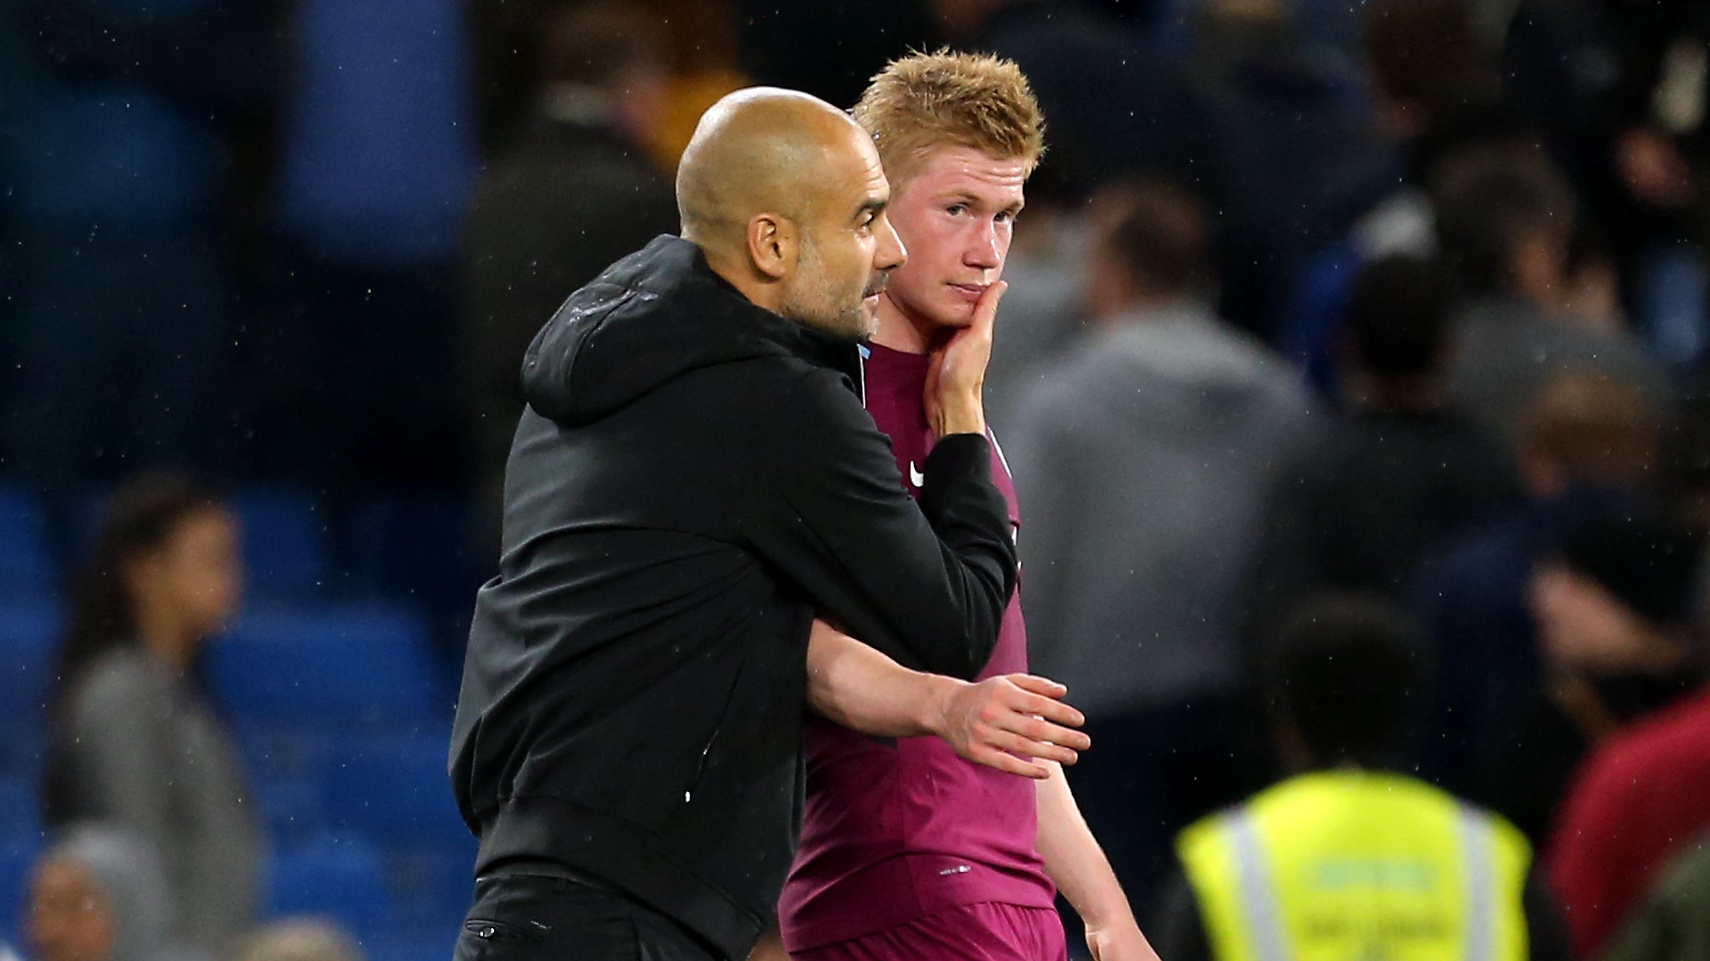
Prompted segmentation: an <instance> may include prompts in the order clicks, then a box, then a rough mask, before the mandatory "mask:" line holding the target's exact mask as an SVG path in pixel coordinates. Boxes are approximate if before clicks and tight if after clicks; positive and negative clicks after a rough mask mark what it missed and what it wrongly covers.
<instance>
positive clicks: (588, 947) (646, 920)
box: [452, 874, 725, 961]
mask: <svg viewBox="0 0 1710 961" xmlns="http://www.w3.org/2000/svg"><path fill="white" fill-rule="evenodd" d="M452 957H453V959H454V961H725V959H724V958H723V957H722V956H721V955H720V954H719V953H718V952H717V951H714V950H713V949H712V948H710V947H708V946H707V945H705V944H704V943H702V942H701V941H700V940H699V939H698V938H696V937H695V936H694V935H693V934H691V933H690V932H689V931H688V930H687V929H685V928H683V927H682V926H681V925H679V924H678V923H677V922H675V921H673V920H671V919H670V918H668V917H666V916H664V915H662V914H660V913H659V912H657V911H654V910H652V909H650V908H648V907H647V906H646V905H643V904H641V903H639V902H636V901H633V900H631V899H629V898H627V897H625V896H623V895H622V894H619V893H618V892H615V891H611V890H607V889H605V888H600V887H595V886H593V885H588V884H582V883H579V882H576V881H568V880H563V879H560V878H550V877H538V876H535V875H527V874H513V875H504V876H500V877H491V878H482V879H481V880H480V881H478V882H477V883H476V885H475V904H474V906H473V907H471V908H470V909H469V914H468V916H467V917H466V918H465V919H464V921H463V933H462V934H461V935H460V936H459V937H458V939H457V950H456V952H455V953H454V954H453V955H452Z"/></svg>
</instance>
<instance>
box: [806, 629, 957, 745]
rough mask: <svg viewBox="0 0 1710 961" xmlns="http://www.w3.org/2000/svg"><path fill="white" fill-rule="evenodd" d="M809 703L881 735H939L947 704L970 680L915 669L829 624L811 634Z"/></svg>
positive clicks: (830, 716) (827, 714) (825, 713)
mask: <svg viewBox="0 0 1710 961" xmlns="http://www.w3.org/2000/svg"><path fill="white" fill-rule="evenodd" d="M807 667H808V690H807V700H808V706H809V707H810V708H812V709H813V711H814V713H816V714H818V715H820V716H821V717H824V718H826V719H828V720H830V721H834V722H836V723H838V724H841V725H843V726H844V727H847V728H850V729H852V730H856V731H860V732H861V733H863V734H872V735H876V736H878V737H920V736H924V735H929V734H937V733H939V728H940V727H942V724H940V723H939V722H938V718H939V717H940V716H941V715H942V713H943V708H942V705H943V704H944V702H945V700H946V699H947V697H948V696H949V695H950V693H952V691H953V689H954V688H956V687H958V686H964V685H965V682H963V681H958V680H955V679H953V678H948V677H941V676H939V675H936V674H925V673H922V672H920V671H912V670H909V669H908V668H906V667H903V666H902V665H900V664H898V663H897V662H896V661H893V660H891V659H890V658H889V657H887V656H886V655H884V654H882V653H880V652H879V651H876V650H874V649H873V648H871V647H868V646H867V645H865V644H863V643H861V642H860V641H857V640H856V639H854V638H853V637H850V636H849V635H847V634H844V633H843V632H842V631H839V630H837V629H836V628H834V627H831V626H830V625H828V624H826V623H825V622H823V621H815V622H814V626H813V632H812V633H811V634H810V635H809V637H808V657H807Z"/></svg>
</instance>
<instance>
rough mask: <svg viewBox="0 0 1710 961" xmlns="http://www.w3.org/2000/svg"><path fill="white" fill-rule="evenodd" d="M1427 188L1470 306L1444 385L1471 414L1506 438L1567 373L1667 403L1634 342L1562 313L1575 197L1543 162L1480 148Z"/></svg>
mask: <svg viewBox="0 0 1710 961" xmlns="http://www.w3.org/2000/svg"><path fill="white" fill-rule="evenodd" d="M1434 190H1435V195H1436V212H1437V241H1438V244H1439V246H1440V248H1441V250H1442V253H1443V256H1444V257H1445V258H1446V259H1447V261H1448V263H1449V264H1450V265H1451V266H1453V267H1454V268H1455V269H1456V272H1457V273H1458V274H1459V276H1460V278H1461V282H1462V283H1463V284H1465V285H1466V288H1467V293H1468V295H1469V296H1470V298H1471V301H1470V303H1469V304H1468V306H1467V308H1466V310H1465V312H1464V313H1463V314H1462V316H1461V317H1460V319H1459V322H1458V325H1459V332H1458V343H1457V347H1456V352H1455V357H1454V362H1453V363H1452V364H1451V365H1450V377H1449V388H1450V393H1451V395H1452V396H1453V397H1455V398H1456V400H1457V401H1459V402H1460V403H1461V404H1463V405H1464V406H1465V408H1466V410H1467V411H1468V413H1471V414H1472V415H1474V416H1475V417H1477V418H1478V419H1479V420H1481V421H1482V422H1484V423H1485V424H1487V425H1489V426H1490V427H1491V428H1492V429H1494V430H1497V431H1500V432H1501V433H1502V435H1503V436H1504V437H1505V438H1508V439H1510V440H1512V438H1513V436H1514V431H1515V418H1516V415H1518V413H1519V411H1520V407H1521V405H1523V404H1524V403H1525V402H1526V400H1527V399H1528V398H1529V397H1531V396H1533V395H1534V394H1535V393H1536V392H1537V391H1538V389H1539V388H1540V387H1542V386H1543V385H1544V384H1545V383H1548V382H1549V381H1550V380H1551V379H1552V378H1554V377H1555V376H1557V375H1559V374H1563V373H1568V372H1573V371H1587V372H1594V373H1602V374H1605V375H1608V376H1610V377H1613V378H1615V379H1618V380H1621V381H1625V382H1627V383H1631V384H1634V385H1637V386H1639V387H1641V388H1643V389H1644V390H1646V391H1648V392H1649V393H1650V395H1651V399H1652V401H1653V402H1654V403H1661V402H1662V399H1663V398H1664V397H1665V396H1666V389H1667V387H1666V384H1665V383H1664V380H1663V376H1662V373H1661V371H1660V370H1659V369H1658V368H1657V367H1656V365H1655V364H1654V363H1652V362H1651V361H1650V360H1649V359H1648V358H1647V357H1645V355H1644V354H1643V352H1642V351H1641V350H1640V349H1639V347H1638V345H1637V343H1636V342H1634V340H1633V339H1632V338H1631V336H1629V335H1628V334H1627V333H1626V332H1625V331H1624V330H1621V329H1619V327H1618V326H1615V325H1614V324H1611V323H1609V322H1607V321H1605V322H1603V323H1602V324H1601V325H1600V324H1599V320H1598V319H1597V318H1591V317H1583V316H1575V315H1573V314H1571V313H1568V312H1567V310H1566V308H1567V307H1568V305H1569V304H1570V302H1571V296H1572V292H1571V291H1570V285H1571V284H1572V283H1573V281H1574V278H1573V276H1571V274H1570V270H1569V266H1570V264H1569V247H1570V242H1571V240H1572V238H1573V224H1574V216H1575V213H1574V197H1573V193H1572V190H1571V188H1570V187H1569V186H1568V183H1567V181H1566V180H1564V179H1563V178H1562V176H1561V174H1560V173H1559V172H1558V171H1557V170H1556V169H1555V168H1554V167H1553V166H1551V165H1550V164H1549V163H1548V161H1546V160H1545V159H1544V158H1543V157H1541V156H1539V155H1537V154H1536V153H1535V152H1531V151H1514V150H1481V151H1476V152H1473V153H1470V154H1466V155H1463V156H1460V157H1457V158H1456V159H1455V160H1453V161H1450V162H1446V163H1445V164H1444V166H1443V168H1442V170H1441V171H1440V172H1439V177H1438V181H1437V183H1436V185H1435V187H1434ZM1616 323H1618V321H1617V322H1616Z"/></svg>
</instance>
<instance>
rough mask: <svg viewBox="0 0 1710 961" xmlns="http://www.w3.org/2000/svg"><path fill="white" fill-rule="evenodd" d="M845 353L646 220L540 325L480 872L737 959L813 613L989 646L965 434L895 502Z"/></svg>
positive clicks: (476, 725)
mask: <svg viewBox="0 0 1710 961" xmlns="http://www.w3.org/2000/svg"><path fill="white" fill-rule="evenodd" d="M855 362H856V351H855V346H854V344H853V343H851V342H850V341H847V340H838V339H835V338H830V337H826V336H824V335H821V334H818V333H816V332H814V331H812V330H810V329H809V328H806V327H803V326H801V325H799V324H797V323H794V322H792V321H788V320H785V319H784V318H781V317H779V316H777V315H775V314H772V313H770V312H768V311H765V310H763V309H761V308H759V307H757V306H755V305H754V304H752V303H751V302H750V301H748V300H747V299H746V298H744V297H743V296H742V295H741V294H740V293H738V292H737V291H736V290H735V288H733V287H731V286H730V285H729V284H727V283H725V282H724V281H723V280H722V279H720V278H719V277H718V276H717V275H716V274H714V273H713V272H712V271H711V269H710V268H708V266H707V264H706V261H705V258H704V257H703V256H702V255H701V252H700V250H699V248H697V247H695V246H694V245H693V244H691V243H688V242H687V241H683V240H680V239H678V238H676V237H670V236H662V237H659V238H657V239H655V240H654V241H653V242H652V243H650V244H649V245H648V246H647V247H646V248H645V249H643V250H642V251H640V252H638V253H636V254H633V255H631V256H630V257H627V258H625V259H624V260H621V261H619V262H618V263H616V264H614V265H613V266H612V267H611V268H609V269H608V270H607V271H606V272H605V273H604V274H602V275H601V276H600V277H599V278H598V279H596V280H595V281H594V282H592V283H591V284H589V285H588V286H587V287H584V288H582V289H581V290H579V291H577V292H576V293H575V294H573V295H572V296H571V297H570V299H569V300H568V301H566V302H565V304H564V306H563V307H562V308H560V309H559V311H558V313H557V314H556V315H555V316H554V317H553V318H552V320H551V321H550V322H549V323H548V324H547V325H546V327H545V328H543V329H542V330H541V332H540V334H539V335H538V336H537V337H536V338H535V341H534V343H533V344H532V345H531V346H530V347H529V350H528V354H527V356H526V358H525V360H524V365H523V383H524V390H525V394H526V395H527V397H528V401H529V408H528V409H527V410H526V411H525V412H524V413H523V416H522V420H521V423H520V425H519V426H518V429H517V434H516V439H515V442H514V444H513V446H512V449H511V455H510V460H509V464H508V466H507V470H506V478H505V513H504V531H503V547H502V553H501V558H500V562H499V574H498V576H496V577H494V578H493V579H492V580H491V581H489V582H488V583H487V584H486V585H485V586H483V587H482V588H481V591H480V593H479V595H478V598H477V600H476V606H475V616H474V624H473V627H472V629H471V632H470V638H469V649H468V654H467V659H466V662H465V666H464V673H463V684H462V690H461V694H460V697H459V700H458V706H457V719H456V723H455V725H454V729H453V732H452V745H451V777H452V782H453V788H454V790H455V792H456V794H457V798H458V803H459V805H460V807H461V809H462V812H463V816H464V819H465V820H466V821H467V822H468V823H469V825H470V827H471V829H472V830H474V831H475V832H476V834H477V835H478V836H479V837H480V839H481V850H480V855H479V858H478V862H477V865H476V870H477V873H485V872H488V871H491V870H493V869H494V868H496V867H501V866H503V865H504V864H505V863H506V862H508V861H516V860H519V859H523V860H529V861H538V860H546V861H550V862H554V863H557V864H562V865H565V866H567V867H569V868H571V869H573V870H575V871H578V872H583V873H586V874H588V875H591V876H593V877H595V878H597V879H599V880H601V881H604V882H606V883H609V884H611V885H613V886H615V887H617V888H620V889H622V890H623V891H625V892H626V893H628V894H629V895H631V896H633V897H635V898H638V899H640V900H641V901H643V902H645V903H647V904H648V905H650V906H652V907H654V908H655V909H657V910H659V911H661V912H662V913H664V914H666V915H668V916H670V917H672V918H675V919H676V920H678V921H679V922H681V923H683V924H684V925H686V926H687V927H689V928H690V929H691V930H693V931H695V932H696V933H698V934H699V935H700V936H702V937H703V938H705V939H706V940H707V941H708V942H710V943H711V944H713V945H715V946H717V948H718V949H719V950H721V951H723V952H724V953H725V954H726V955H727V956H729V957H730V958H732V959H742V958H744V957H746V955H747V952H748V950H749V948H750V947H751V946H752V945H753V943H754V941H755V940H756V939H757V938H758V937H759V935H760V934H761V932H762V930H763V929H764V927H765V926H766V925H767V924H769V923H770V921H771V918H772V915H773V912H774V910H775V906H776V903H777V898H778V892H779V889H780V888H781V887H782V884H783V880H784V875H785V873H786V871H787V870H788V868H789V865H790V860H791V857H792V854H793V849H794V846H795V837H796V831H797V828H798V826H799V818H800V808H801V798H802V759H801V734H800V727H801V717H802V712H803V697H804V696H805V690H806V666H805V658H806V650H807V635H808V627H809V624H810V621H811V619H812V618H813V616H814V615H815V613H816V612H818V613H819V614H820V615H821V616H823V617H825V618H826V619H828V620H831V621H833V622H835V623H838V624H839V625H840V626H842V627H843V628H844V629H845V630H847V631H849V632H850V633H851V634H853V635H854V636H856V637H858V638H861V639H862V640H864V641H866V642H867V643H869V644H871V645H873V646H874V647H876V648H878V649H880V650H882V651H884V652H885V653H887V654H889V655H891V656H892V657H894V658H896V659H897V660H898V661H900V662H902V663H904V664H907V665H910V666H914V667H919V668H924V669H926V670H931V671H934V672H937V673H944V674H951V675H958V676H961V677H968V678H971V677H973V676H974V675H975V674H976V673H977V672H978V671H979V670H980V669H981V668H982V667H983V666H984V664H985V662H986V660H987V658H988V657H989V656H990V654H991V651H992V647H993V646H994V645H995V643H996V641H997V633H998V627H999V625H1000V624H1001V623H1002V617H1003V611H1004V608H1005V606H1006V604H1007V602H1008V599H1009V596H1010V593H1011V592H1012V591H1013V590H1014V587H1015V577H1016V573H1015V572H1016V559H1015V550H1014V545H1013V543H1012V541H1011V539H1010V532H1009V519H1008V513H1007V510H1006V507H1005V504H1004V500H1003V497H1002V495H1001V494H999V492H998V490H997V488H996V487H994V486H993V484H992V481H991V475H990V463H989V462H990V451H989V447H988V442H987V440H986V438H984V437H980V436H975V435H955V436H950V437H946V438H944V439H943V440H942V441H941V442H940V443H939V444H938V445H937V446H936V447H935V448H934V450H933V453H932V456H931V457H930V458H929V459H928V461H927V463H926V465H925V476H926V484H925V489H924V491H923V492H922V495H921V499H920V504H919V507H916V505H915V504H914V503H913V502H912V501H911V500H910V499H909V497H908V495H907V494H906V493H905V492H904V490H903V487H902V483H901V481H900V479H899V478H898V476H897V470H896V463H895V461H894V459H893V458H892V455H891V451H890V445H889V441H888V440H887V439H886V437H885V436H884V435H883V434H881V433H880V432H879V431H878V429H877V428H876V427H875V426H874V425H873V421H872V419H871V418H870V417H869V416H868V415H867V412H866V411H865V410H864V409H863V408H862V406H861V400H860V397H859V396H858V394H857V391H856V386H855V379H856V378H858V373H857V370H858V368H857V367H856V366H855Z"/></svg>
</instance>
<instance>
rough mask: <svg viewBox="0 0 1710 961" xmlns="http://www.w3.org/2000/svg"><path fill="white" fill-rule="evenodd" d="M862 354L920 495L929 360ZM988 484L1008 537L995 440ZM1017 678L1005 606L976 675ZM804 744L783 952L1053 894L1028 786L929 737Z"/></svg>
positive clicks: (871, 387) (1015, 617)
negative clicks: (802, 803)
mask: <svg viewBox="0 0 1710 961" xmlns="http://www.w3.org/2000/svg"><path fill="white" fill-rule="evenodd" d="M864 356H865V363H864V365H863V377H864V384H863V390H864V392H865V395H866V398H867V410H868V411H869V412H870V413H871V414H872V415H873V420H874V421H875V422H876V423H877V424H878V425H879V429H880V430H882V431H884V432H885V433H886V434H889V435H890V438H891V447H892V449H893V450H894V451H895V453H896V458H897V472H898V474H899V479H900V481H901V483H902V484H903V486H904V488H905V489H906V490H907V491H908V492H909V494H910V495H912V496H915V497H918V496H920V483H921V480H922V477H921V474H920V469H921V465H922V464H924V463H926V455H927V454H928V452H930V451H931V450H932V440H933V438H932V431H931V429H930V428H929V427H928V426H927V423H926V409H925V406H924V403H923V400H922V395H923V393H924V391H925V389H926V370H927V362H928V361H927V358H926V357H925V356H924V355H919V354H907V353H903V352H901V351H896V350H891V349H889V348H885V347H880V346H878V345H876V344H875V345H872V346H870V347H868V348H866V349H865V350H864ZM992 477H993V479H994V480H995V481H996V482H997V485H998V488H999V489H1000V490H1002V491H1003V494H1004V497H1005V499H1007V500H1008V501H1009V512H1010V522H1011V524H1012V525H1014V527H1015V528H1017V529H1019V527H1020V523H1021V521H1020V516H1019V514H1018V513H1017V510H1016V503H1015V486H1014V484H1013V482H1012V481H1011V479H1010V476H1009V470H1008V468H1007V466H1006V465H1005V464H1004V463H1003V455H1002V453H1001V452H1000V451H999V450H998V446H997V444H996V442H995V441H994V442H993V444H992ZM1017 593H1018V594H1019V591H1018V592H1017ZM1025 670H1027V634H1026V630H1025V628H1024V627H1023V625H1022V620H1021V605H1020V602H1019V600H1018V599H1017V598H1014V597H1012V598H1011V599H1010V602H1009V608H1008V610H1006V611H1005V612H1004V619H1003V627H1002V629H1001V630H1000V632H999V635H998V643H997V649H996V650H995V651H993V653H992V658H991V661H990V662H988V663H987V664H986V668H985V671H984V672H983V673H982V674H981V675H980V676H981V677H990V676H992V675H996V674H1013V673H1017V672H1022V671H1025ZM805 737H806V749H807V807H806V809H805V812H804V818H803V824H802V837H801V847H800V850H799V851H798V852H797V854H796V863H795V866H794V868H792V869H791V871H790V878H789V881H788V883H787V884H786V885H785V887H784V893H783V897H782V899H781V901H780V904H779V908H778V919H779V924H780V926H781V928H782V931H783V936H784V946H785V947H786V948H788V949H789V950H791V951H800V950H806V949H809V948H814V947H819V946H821V945H825V944H831V943H835V942H839V941H848V940H851V939H854V938H858V937H861V936H863V935H867V934H871V933H873V932H875V931H883V930H885V929H887V928H892V927H896V926H897V925H901V924H907V923H908V922H910V921H914V920H917V919H919V918H922V917H925V916H927V915H929V914H933V913H936V912H938V911H940V910H941V909H944V908H947V907H953V906H958V905H965V904H975V903H979V902H986V901H996V902H1002V903H1006V904H1016V905H1021V906H1023V907H1043V908H1049V907H1051V906H1052V905H1053V903H1054V899H1055V897H1056V889H1055V888H1054V887H1053V886H1052V884H1051V880H1050V878H1048V877H1047V876H1046V875H1045V870H1044V865H1043V862H1041V861H1040V858H1039V854H1038V852H1037V850H1036V849H1035V847H1034V833H1035V831H1036V828H1037V824H1038V817H1037V807H1036V803H1035V800H1034V790H1035V789H1034V782H1033V781H1032V780H1031V779H1029V778H1024V777H1020V776H1018V775H1014V774H1004V773H1002V772H999V771H995V770H993V769H991V768H988V767H984V766H981V765H977V764H973V763H971V762H968V761H964V760H963V759H961V758H960V757H957V756H956V754H955V752H954V751H952V750H950V747H949V745H947V744H945V743H944V742H943V741H942V740H940V739H938V738H936V737H919V738H901V739H897V740H895V741H891V740H886V739H878V738H872V737H868V736H866V735H864V734H858V733H856V732H854V731H850V730H848V729H846V728H842V727H839V726H837V725H835V724H832V723H830V722H829V721H824V720H820V719H818V718H809V721H808V725H807V731H806V735H805Z"/></svg>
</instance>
